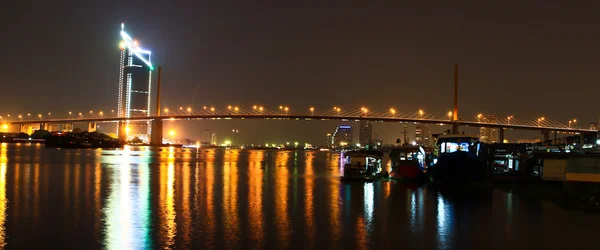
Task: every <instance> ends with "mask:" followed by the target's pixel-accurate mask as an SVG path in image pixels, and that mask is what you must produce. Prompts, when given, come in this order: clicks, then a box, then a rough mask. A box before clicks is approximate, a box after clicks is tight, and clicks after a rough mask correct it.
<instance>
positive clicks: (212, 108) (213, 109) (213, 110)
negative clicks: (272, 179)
mask: <svg viewBox="0 0 600 250" xmlns="http://www.w3.org/2000/svg"><path fill="white" fill-rule="evenodd" d="M210 111H212V114H213V115H215V107H210Z"/></svg>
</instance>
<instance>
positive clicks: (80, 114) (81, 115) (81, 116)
mask: <svg viewBox="0 0 600 250" xmlns="http://www.w3.org/2000/svg"><path fill="white" fill-rule="evenodd" d="M27 115H29V114H27ZM79 118H83V114H82V113H81V112H79Z"/></svg>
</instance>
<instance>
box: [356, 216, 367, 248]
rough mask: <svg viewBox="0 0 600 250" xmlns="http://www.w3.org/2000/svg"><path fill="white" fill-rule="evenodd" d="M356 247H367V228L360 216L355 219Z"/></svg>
mask: <svg viewBox="0 0 600 250" xmlns="http://www.w3.org/2000/svg"><path fill="white" fill-rule="evenodd" d="M356 249H367V230H366V229H365V220H364V218H363V217H362V216H358V219H357V220H356Z"/></svg>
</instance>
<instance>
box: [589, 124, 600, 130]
mask: <svg viewBox="0 0 600 250" xmlns="http://www.w3.org/2000/svg"><path fill="white" fill-rule="evenodd" d="M590 130H599V127H598V123H597V122H592V123H590Z"/></svg>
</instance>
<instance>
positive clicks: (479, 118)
mask: <svg viewBox="0 0 600 250" xmlns="http://www.w3.org/2000/svg"><path fill="white" fill-rule="evenodd" d="M481 117H483V114H481V113H480V114H477V122H481Z"/></svg>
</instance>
